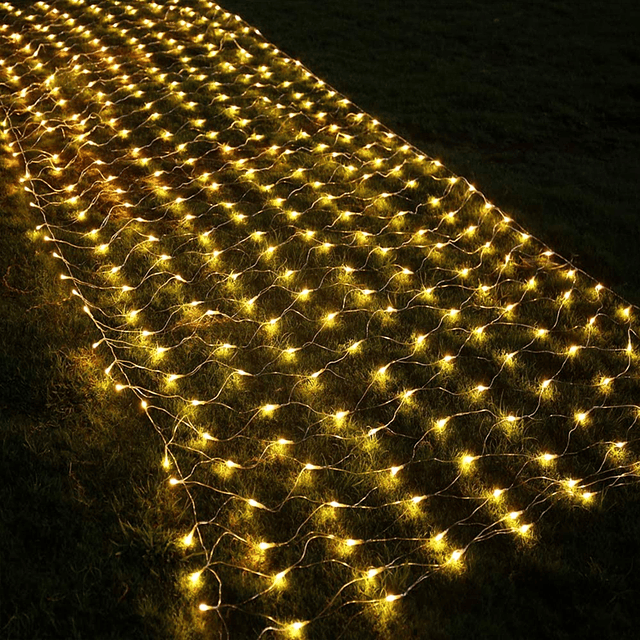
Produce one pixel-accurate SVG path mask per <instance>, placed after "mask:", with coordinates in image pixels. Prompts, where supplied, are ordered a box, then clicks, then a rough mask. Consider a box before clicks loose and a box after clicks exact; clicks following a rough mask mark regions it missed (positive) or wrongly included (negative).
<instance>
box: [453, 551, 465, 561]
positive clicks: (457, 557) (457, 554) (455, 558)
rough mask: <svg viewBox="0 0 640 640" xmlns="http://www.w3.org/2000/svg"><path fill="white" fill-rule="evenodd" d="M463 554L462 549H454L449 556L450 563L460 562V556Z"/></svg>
mask: <svg viewBox="0 0 640 640" xmlns="http://www.w3.org/2000/svg"><path fill="white" fill-rule="evenodd" d="M463 554H464V551H463V550H462V549H456V550H455V551H454V552H453V553H452V554H451V562H454V563H455V562H458V560H460V558H462V555H463Z"/></svg>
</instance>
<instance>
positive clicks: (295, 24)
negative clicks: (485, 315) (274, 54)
mask: <svg viewBox="0 0 640 640" xmlns="http://www.w3.org/2000/svg"><path fill="white" fill-rule="evenodd" d="M221 4H222V6H223V7H224V8H226V9H228V10H229V11H232V12H234V13H237V14H239V15H240V16H242V17H243V18H244V19H245V20H246V21H247V22H248V23H249V24H251V25H253V26H255V27H257V28H258V29H260V31H261V32H262V33H263V35H264V36H265V37H266V38H267V39H268V40H270V41H271V42H273V43H274V44H275V45H276V46H277V47H280V48H281V49H282V50H283V51H284V52H286V53H287V54H288V55H290V56H292V57H295V58H297V59H299V60H301V61H302V62H303V63H304V64H305V65H306V66H307V67H308V68H309V69H310V70H311V71H312V72H314V73H315V74H316V75H318V76H319V77H320V78H322V79H323V80H325V81H326V82H328V83H329V84H330V85H332V86H333V87H334V88H336V89H337V90H339V91H340V92H342V93H344V94H345V95H346V96H347V97H348V98H349V99H350V100H352V101H353V102H355V103H356V104H357V105H358V106H360V107H361V108H362V109H363V110H365V111H367V112H368V113H370V114H371V115H372V116H374V117H375V118H377V119H378V120H380V121H381V122H382V123H383V124H385V125H387V126H388V127H389V128H391V129H392V130H393V131H395V132H396V133H398V134H400V135H402V136H403V137H405V138H406V139H407V140H409V141H410V142H411V143H413V144H414V145H416V146H417V147H419V148H420V149H422V150H423V151H424V152H425V153H427V154H428V155H430V156H432V157H434V158H437V159H439V160H441V161H442V162H443V163H444V164H445V165H446V166H447V167H448V168H449V169H451V170H452V171H453V172H455V173H456V174H459V175H462V176H464V177H465V178H467V179H468V180H469V181H470V182H471V183H472V184H474V185H475V186H476V187H477V188H478V189H479V190H480V191H482V192H483V193H484V194H485V195H486V196H487V197H488V198H489V199H490V200H491V201H492V202H493V203H494V204H496V205H497V206H499V207H500V208H501V209H503V210H504V211H505V212H507V213H508V214H509V215H511V216H512V217H513V218H514V219H515V220H516V221H517V222H519V223H520V224H521V225H522V226H524V227H525V228H526V229H527V230H528V231H529V232H530V233H533V234H534V235H536V236H537V237H539V238H540V239H542V240H543V241H544V242H546V243H547V244H548V245H549V246H550V247H551V248H553V250H555V251H557V252H558V253H560V254H561V255H563V256H564V257H565V258H568V259H571V260H572V261H573V262H574V263H575V264H576V266H578V267H580V268H582V269H584V270H585V271H587V272H588V273H589V274H590V275H592V276H593V277H594V278H596V279H598V280H599V281H601V282H602V283H603V284H605V285H607V286H609V287H611V288H613V289H614V290H615V291H616V292H617V293H619V294H620V295H622V296H624V297H626V298H627V299H628V300H630V301H632V302H634V303H636V304H638V303H640V219H639V215H638V198H637V185H638V183H639V182H640V160H639V159H638V152H637V149H638V146H639V143H640V127H639V124H640V105H639V100H640V48H639V47H638V34H637V31H638V28H639V27H640V4H638V3H637V2H635V1H634V0H620V1H618V2H609V1H607V0H566V1H563V2H556V1H555V0H537V1H533V2H525V1H522V0H520V1H517V0H516V1H514V0H510V1H505V0H491V1H490V0H384V1H381V0H358V1H357V2H356V1H351V2H349V1H345V0H322V2H316V1H311V0H278V1H277V2H275V1H271V2H267V1H261V0H222V1H221Z"/></svg>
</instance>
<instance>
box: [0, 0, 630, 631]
mask: <svg viewBox="0 0 640 640" xmlns="http://www.w3.org/2000/svg"><path fill="white" fill-rule="evenodd" d="M52 5H55V7H56V10H55V11H52V10H51V6H49V5H47V4H46V3H44V2H39V3H36V4H35V5H34V6H33V8H32V9H31V10H30V13H29V15H27V14H26V13H25V12H23V11H20V10H17V9H16V8H14V7H13V6H12V5H3V9H2V11H3V12H4V15H5V17H6V23H4V28H3V29H2V30H1V31H0V49H1V50H2V56H3V67H7V68H10V69H11V71H12V73H14V74H15V78H11V79H9V80H7V81H8V82H9V83H10V84H9V85H8V86H9V87H10V88H9V90H8V91H7V92H6V95H4V96H3V104H4V105H5V107H6V109H7V114H8V115H7V117H6V118H5V119H4V120H3V123H2V134H3V144H4V145H5V152H6V153H7V154H8V155H10V157H12V158H14V159H15V163H16V165H17V163H20V164H19V167H20V169H21V170H22V171H23V175H22V183H21V184H22V185H23V197H24V198H25V199H26V201H27V202H28V203H29V204H30V205H31V208H33V209H35V211H36V212H37V213H38V214H39V215H40V216H41V221H40V224H41V225H42V226H41V227H40V228H39V229H38V231H42V232H46V234H47V235H46V237H44V234H43V235H42V236H40V238H39V239H38V240H37V241H38V242H39V243H40V246H41V249H42V251H45V250H46V251H47V252H48V253H50V254H53V255H52V257H51V261H52V264H54V265H56V266H55V271H56V274H57V275H56V282H58V283H59V286H60V287H63V288H64V287H66V289H64V291H65V292H66V295H67V297H68V298H69V300H71V301H72V302H71V303H69V304H70V306H69V307H68V308H69V309H70V310H71V312H72V313H75V314H76V315H77V316H78V317H82V318H83V320H84V321H86V322H87V323H88V324H89V326H90V327H91V329H90V333H91V336H90V337H88V338H87V345H91V344H92V343H93V345H94V348H93V350H92V358H94V359H95V362H96V366H95V371H96V376H98V375H99V376H100V378H101V384H103V385H105V388H108V390H109V392H110V393H113V394H114V398H115V394H116V393H117V395H118V398H123V397H124V398H129V399H131V400H134V399H135V401H136V402H135V406H136V407H140V411H141V413H143V414H144V417H145V419H146V420H148V427H149V435H148V438H149V447H150V448H151V447H156V448H160V449H162V454H161V455H160V454H158V455H157V456H156V462H155V465H156V467H157V468H156V472H157V473H158V474H162V477H163V490H165V491H166V492H168V494H169V495H170V496H171V497H170V498H169V497H167V498H166V499H167V500H168V501H175V502H176V503H179V504H181V505H183V508H182V509H177V508H176V511H178V512H181V513H182V515H177V516H176V520H175V539H174V544H175V546H176V547H179V548H180V552H181V554H182V555H181V557H182V558H183V562H184V564H185V565H188V571H186V572H184V573H183V574H182V575H183V576H187V579H186V580H185V582H186V583H187V587H188V588H187V590H186V593H185V594H183V597H184V598H186V599H187V601H188V602H189V603H190V604H189V606H190V607H191V609H192V610H193V613H196V612H197V614H198V615H203V616H211V617H212V618H213V619H214V620H218V619H219V620H221V621H223V622H224V623H225V624H227V625H228V626H229V627H230V628H233V629H234V631H236V632H238V633H239V634H240V635H242V634H244V635H245V636H247V637H248V635H249V634H251V635H252V636H256V635H259V634H263V635H264V634H266V633H269V632H270V631H273V632H274V633H275V634H280V635H282V634H288V635H291V636H296V635H300V636H302V635H304V634H306V633H308V634H309V636H310V637H312V636H313V633H314V631H313V629H314V626H315V627H316V628H317V629H319V630H321V629H325V633H328V634H330V633H332V632H331V631H326V629H333V630H335V629H336V628H340V626H341V625H342V624H344V621H345V619H346V618H345V616H346V612H347V611H354V610H355V611H357V612H360V613H362V614H363V616H364V617H365V618H367V616H369V617H370V618H371V619H374V618H375V616H376V615H378V614H376V612H377V611H381V610H382V611H384V612H385V615H391V613H389V612H390V611H391V612H392V611H393V608H394V607H396V608H399V607H402V606H403V604H404V601H405V600H406V599H407V598H408V597H409V596H411V595H412V594H413V592H414V590H415V591H418V590H419V589H420V588H421V586H422V585H423V582H424V581H425V579H426V578H428V577H431V576H433V575H435V574H437V573H438V572H440V571H443V572H449V573H448V574H447V575H449V576H451V579H454V578H455V576H462V575H464V573H465V571H466V567H467V563H470V562H472V560H473V556H474V554H476V555H478V556H480V555H481V554H482V553H483V544H482V543H483V542H484V541H486V540H488V539H492V538H498V536H502V537H505V536H506V537H510V539H511V540H512V541H513V544H514V545H531V544H533V543H534V542H535V539H536V531H537V527H538V524H539V522H540V521H541V519H542V518H543V516H544V515H545V514H546V513H547V511H548V510H549V509H550V508H551V507H552V506H556V508H557V509H567V508H570V507H571V506H572V505H573V506H574V507H576V508H577V505H579V506H580V507H581V508H587V507H589V508H595V507H594V505H597V504H598V501H599V500H600V499H601V495H602V494H603V492H604V491H605V489H607V488H608V487H610V486H611V485H615V484H624V483H627V482H633V481H636V480H637V476H638V457H639V452H638V446H637V442H636V438H635V431H634V429H635V426H636V423H637V421H638V414H639V412H640V407H639V406H638V405H637V391H638V382H637V379H638V370H637V353H636V352H637V348H638V342H639V336H638V333H637V326H636V324H635V323H636V318H637V317H638V314H637V313H636V312H635V310H634V308H632V307H629V305H628V304H626V303H623V302H622V301H620V300H619V299H618V298H617V297H616V296H615V295H614V294H613V293H612V292H610V291H608V290H607V289H604V288H602V287H599V286H598V285H597V283H595V282H594V281H592V280H591V279H590V278H589V277H588V276H587V275H586V274H584V273H583V272H581V271H578V270H576V269H575V268H573V267H572V266H571V265H569V264H568V263H567V262H566V261H564V260H562V259H561V258H559V257H558V256H556V255H555V254H551V252H550V251H549V250H548V249H547V248H546V247H545V246H544V245H542V244H541V243H540V242H539V241H538V240H536V239H535V238H534V237H532V236H530V235H529V234H526V233H525V232H524V231H523V230H522V229H521V228H520V227H519V226H518V225H517V224H516V223H515V222H513V221H512V220H510V219H509V218H508V217H506V216H505V215H504V214H503V213H502V212H501V211H500V210H499V209H498V208H497V207H495V206H494V205H493V204H491V203H489V202H488V201H487V200H486V199H485V197H484V196H483V195H482V194H481V193H480V192H479V191H478V190H477V189H476V188H475V187H474V186H473V185H471V184H470V183H469V182H467V181H466V180H465V179H464V178H461V177H458V176H452V175H451V172H450V171H448V170H447V169H446V168H445V167H444V166H442V164H441V163H440V162H438V161H436V160H434V159H431V158H428V157H426V156H424V155H423V154H421V153H419V152H418V151H417V150H415V149H414V148H412V147H411V146H410V145H408V144H406V143H405V142H404V141H403V140H402V139H400V138H399V137H397V136H395V135H394V134H393V133H392V132H390V131H388V130H386V129H385V128H384V127H383V126H382V125H380V124H379V123H378V122H377V121H375V120H373V119H372V118H371V117H369V116H368V115H367V114H364V113H362V112H361V111H359V110H358V109H357V108H356V107H354V106H353V105H352V104H351V103H350V102H349V101H348V100H347V99H346V98H344V97H343V96H341V95H339V94H338V93H337V92H335V91H334V90H333V89H331V88H330V87H329V86H327V85H326V84H325V83H324V82H323V81H321V80H319V79H318V78H316V77H315V76H313V74H311V73H310V72H308V71H306V70H305V69H304V68H303V67H302V66H301V65H300V64H297V63H296V62H295V61H293V60H291V59H289V58H287V57H286V56H284V54H282V53H281V52H279V51H277V50H276V49H275V47H273V45H270V44H269V43H268V42H266V41H265V40H263V39H262V38H261V37H260V36H259V34H257V33H256V32H255V31H254V30H252V29H251V28H250V27H248V26H247V25H245V24H244V23H243V22H242V21H241V20H239V19H238V18H236V17H235V16H233V15H231V14H228V13H225V12H223V11H222V10H220V9H219V8H218V7H217V6H216V5H214V4H213V3H210V2H207V1H206V0H193V2H191V3H190V4H189V3H186V2H185V3H184V5H183V7H182V9H183V10H182V11H180V12H176V13H175V15H173V14H171V12H169V13H170V14H171V15H169V17H166V16H165V12H164V11H163V8H162V7H161V6H160V5H158V4H156V3H153V2H151V3H145V4H135V3H134V5H123V4H122V3H118V2H110V1H109V0H104V1H102V2H99V3H97V4H92V5H89V3H85V2H84V1H83V0H70V1H69V2H63V1H56V2H53V3H52ZM58 5H59V6H60V7H64V12H63V11H62V9H60V10H58V9H57V6H58ZM66 12H68V13H66ZM109 12H113V15H112V14H111V13H109ZM115 14H117V15H118V16H120V17H119V18H118V19H117V20H116V18H115ZM31 15H32V16H33V17H30V16H31ZM204 15H208V16H210V18H211V19H212V20H214V22H212V23H210V21H209V20H206V19H204V18H203V17H202V16H204ZM125 25H127V26H125ZM160 25H161V26H160ZM210 25H213V26H210ZM67 27H73V28H72V29H68V28H67ZM47 34H49V35H51V36H52V37H49V35H47ZM18 36H19V37H18ZM23 37H25V38H28V40H29V41H30V42H31V41H33V42H34V44H35V43H36V42H37V43H38V46H39V53H38V56H31V55H30V54H31V53H32V50H31V49H27V48H26V47H24V46H23V47H21V48H17V47H16V46H15V43H16V42H20V41H21V38H23ZM132 40H133V43H132ZM102 41H104V42H109V44H110V46H111V47H113V48H117V49H118V50H122V52H121V53H119V54H118V56H117V59H118V62H114V60H115V58H113V59H108V57H107V54H106V53H105V51H104V50H103V49H102V46H103V45H102ZM65 45H66V46H65ZM76 51H78V52H80V53H76ZM124 52H126V54H125V53H124ZM214 59H215V60H214ZM160 61H162V62H160ZM169 61H170V62H169ZM40 62H42V64H41V65H40ZM156 62H157V64H158V65H161V67H162V70H161V69H160V66H154V65H155V64H156ZM214 62H215V64H213V63H214ZM39 65H40V66H39ZM165 69H166V71H165ZM196 74H197V75H196ZM85 76H86V77H85ZM222 91H224V94H222V93H221V92H222ZM61 96H64V98H61ZM223 96H224V97H225V98H224V99H222V98H223ZM105 97H106V98H107V101H105ZM302 100H303V101H302ZM147 105H152V106H153V109H154V111H153V117H149V115H148V109H149V107H147ZM38 114H40V115H38ZM208 129H211V130H213V131H215V135H211V132H209V133H208V134H206V133H205V131H206V130H208ZM338 132H342V134H341V135H338ZM346 132H348V133H346ZM302 133H304V134H305V135H300V134H302ZM142 150H143V151H142ZM142 152H144V156H145V160H148V162H144V163H141V162H140V154H141V153H142ZM54 164H55V167H54V166H53V165H54ZM104 165H108V166H109V170H108V172H107V173H105V172H104V171H103V169H102V168H101V167H103V166H104ZM60 167H64V168H63V169H62V172H60V171H59V169H60ZM204 176H206V177H207V178H206V179H205V177H204ZM209 176H215V187H213V186H212V184H211V183H209V182H208V177H209ZM158 180H162V183H160V182H158ZM72 192H73V194H74V195H73V196H69V194H70V193H72ZM134 202H135V203H136V204H135V205H133V204H132V203H134ZM425 205H428V206H425ZM132 210H133V211H135V213H133V212H132ZM80 212H82V215H80V214H79V213H80ZM346 213H348V215H346ZM294 214H295V215H294ZM470 229H471V230H472V233H471V232H469V230H470ZM60 275H61V276H63V277H62V278H60ZM567 287H570V288H567ZM593 318H596V319H597V321H593V322H591V321H590V320H591V319H593ZM542 327H545V328H544V329H543V328H542ZM547 327H548V328H547ZM505 354H506V355H505ZM294 356H295V357H294ZM102 371H104V374H102V373H100V372H102ZM594 372H597V376H595V374H594ZM594 376H595V377H594ZM614 380H615V383H612V381H614ZM602 387H606V391H607V392H606V398H605V397H604V396H605V394H604V393H603V391H602ZM105 393H106V391H105ZM634 398H635V399H634ZM114 402H115V400H114ZM612 443H613V444H612ZM612 451H613V452H612ZM576 478H580V479H579V480H577V479H576ZM496 486H500V489H496ZM267 541H269V542H267ZM372 567H374V568H372ZM376 567H383V569H378V568H376ZM382 575H384V578H385V579H384V580H382V579H381V578H382ZM309 585H313V594H314V596H313V597H311V596H310V593H311V589H312V588H311V587H310V586H309ZM220 594H222V595H220ZM218 616H219V618H218ZM292 621H293V622H292Z"/></svg>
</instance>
